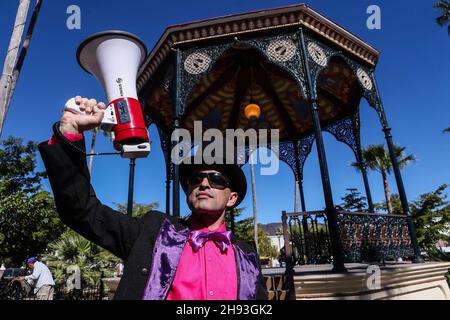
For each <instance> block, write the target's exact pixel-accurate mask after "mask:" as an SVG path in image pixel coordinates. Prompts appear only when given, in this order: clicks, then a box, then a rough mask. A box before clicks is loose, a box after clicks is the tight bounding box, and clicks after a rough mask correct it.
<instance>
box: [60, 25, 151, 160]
mask: <svg viewBox="0 0 450 320" xmlns="http://www.w3.org/2000/svg"><path fill="white" fill-rule="evenodd" d="M146 56H147V48H146V46H145V44H144V42H143V41H142V40H141V39H139V38H138V37H137V36H135V35H133V34H131V33H128V32H124V31H105V32H100V33H97V34H94V35H92V36H91V37H89V38H87V39H86V40H85V41H83V42H82V43H81V45H80V46H79V48H78V51H77V59H78V63H79V64H80V66H81V67H82V68H83V69H84V70H86V71H87V72H88V73H90V74H93V75H94V76H95V77H96V78H97V80H98V81H99V82H100V84H101V86H102V88H103V90H104V92H105V94H106V98H107V100H108V108H107V109H106V110H105V117H104V119H103V121H102V125H101V128H102V129H103V130H105V131H112V132H113V133H114V135H113V136H114V144H115V147H116V148H117V149H119V151H122V152H123V153H122V156H123V157H124V158H142V157H146V156H147V155H148V154H149V153H150V143H149V136H148V130H147V127H146V125H145V121H144V117H143V114H142V109H141V104H140V103H139V99H138V97H137V90H136V78H137V73H138V70H139V67H140V66H141V64H142V63H143V61H144V59H145V58H146ZM72 100H73V99H72ZM66 108H68V109H78V110H79V108H78V106H77V105H76V104H75V103H74V101H71V102H68V103H67V104H66Z"/></svg>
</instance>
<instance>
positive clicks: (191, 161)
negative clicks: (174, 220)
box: [180, 153, 247, 208]
mask: <svg viewBox="0 0 450 320" xmlns="http://www.w3.org/2000/svg"><path fill="white" fill-rule="evenodd" d="M224 154H226V153H224ZM235 154H237V153H235ZM197 157H198V158H197ZM196 159H197V161H195V160H196ZM198 159H200V155H196V156H190V157H187V158H185V159H184V160H183V162H182V163H181V164H180V183H181V187H182V188H183V190H184V192H185V193H186V194H187V190H188V186H187V180H188V178H189V177H190V176H191V174H192V173H194V172H195V171H196V170H216V171H219V172H220V173H222V174H224V175H225V176H226V177H227V178H228V179H229V180H230V183H231V187H230V189H231V191H234V192H237V194H238V199H237V201H236V203H235V204H234V206H233V207H232V208H236V207H237V206H238V205H239V204H240V203H241V202H242V200H244V198H245V195H246V193H247V179H246V178H245V175H244V172H243V171H242V169H241V167H240V166H239V165H238V164H237V161H236V160H235V159H236V158H234V159H233V160H234V161H230V160H228V162H227V157H226V156H223V159H221V160H222V161H221V162H222V163H217V162H218V161H215V162H213V161H208V162H209V163H212V164H207V163H205V162H203V160H204V158H201V159H202V160H201V161H198ZM211 160H217V159H216V158H214V159H211ZM196 162H197V163H196ZM198 162H201V163H198Z"/></svg>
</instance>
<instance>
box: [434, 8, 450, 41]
mask: <svg viewBox="0 0 450 320" xmlns="http://www.w3.org/2000/svg"><path fill="white" fill-rule="evenodd" d="M433 8H435V9H438V10H440V11H441V15H440V16H439V17H437V18H436V22H437V24H438V25H440V26H441V27H445V26H447V30H448V35H449V36H450V2H449V1H448V0H439V1H438V2H436V3H435V4H434V5H433Z"/></svg>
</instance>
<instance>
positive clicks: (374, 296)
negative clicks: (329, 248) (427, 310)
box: [263, 262, 450, 300]
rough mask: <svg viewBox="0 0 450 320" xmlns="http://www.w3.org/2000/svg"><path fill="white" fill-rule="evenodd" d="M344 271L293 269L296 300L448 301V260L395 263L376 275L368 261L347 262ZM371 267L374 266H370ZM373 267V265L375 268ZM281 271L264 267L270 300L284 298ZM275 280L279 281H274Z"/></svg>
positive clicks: (382, 268)
mask: <svg viewBox="0 0 450 320" xmlns="http://www.w3.org/2000/svg"><path fill="white" fill-rule="evenodd" d="M346 267H347V269H348V272H347V273H342V274H336V273H331V266H330V265H312V266H301V267H296V268H295V276H294V285H295V297H296V299H297V300H450V290H449V286H448V283H447V281H446V278H445V274H446V273H447V272H448V270H449V269H450V263H442V262H427V263H422V264H411V263H400V264H399V263H396V264H387V265H386V266H381V267H380V268H379V275H380V277H379V278H375V277H376V273H375V274H374V273H373V271H372V270H373V269H369V267H370V266H369V265H368V264H346ZM372 268H373V267H372ZM375 269H376V267H375ZM283 272H284V270H283V269H280V268H276V269H273V268H272V269H264V271H263V273H264V275H265V277H267V279H268V284H269V285H270V284H276V283H278V285H276V288H274V290H271V291H272V292H270V291H269V294H270V295H271V297H272V298H273V299H277V300H281V299H283V298H284V299H286V298H287V296H288V293H287V292H286V291H285V289H286V288H287V286H286V285H285V284H282V283H280V279H282V278H280V275H281V274H283ZM277 280H278V281H277Z"/></svg>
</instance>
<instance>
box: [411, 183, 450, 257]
mask: <svg viewBox="0 0 450 320" xmlns="http://www.w3.org/2000/svg"><path fill="white" fill-rule="evenodd" d="M447 187H448V185H447V184H443V185H441V186H439V187H438V188H437V189H436V190H435V191H433V192H429V193H425V194H422V195H421V196H420V197H419V199H418V200H415V201H413V202H412V203H411V205H410V208H411V214H412V216H413V217H414V221H415V225H416V232H417V238H418V241H419V245H420V246H421V247H422V249H424V250H425V251H427V252H433V251H434V250H435V249H436V243H437V242H438V240H441V239H442V240H445V241H447V242H448V241H450V237H449V234H450V209H449V207H448V203H449V202H448V201H447V200H446V199H447V196H446V195H445V194H444V192H445V190H446V189H447Z"/></svg>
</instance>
